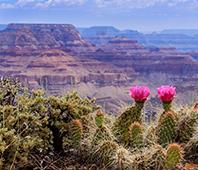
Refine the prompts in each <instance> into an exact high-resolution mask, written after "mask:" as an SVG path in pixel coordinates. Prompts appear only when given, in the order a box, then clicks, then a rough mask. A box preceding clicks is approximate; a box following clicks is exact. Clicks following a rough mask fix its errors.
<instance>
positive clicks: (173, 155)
mask: <svg viewBox="0 0 198 170" xmlns="http://www.w3.org/2000/svg"><path fill="white" fill-rule="evenodd" d="M182 158H183V150H182V148H181V147H180V145H178V144H176V143H173V144H170V145H169V146H168V149H167V153H166V160H165V169H166V170H171V169H173V168H174V167H175V166H176V164H178V163H179V162H180V160H181V159H182Z"/></svg>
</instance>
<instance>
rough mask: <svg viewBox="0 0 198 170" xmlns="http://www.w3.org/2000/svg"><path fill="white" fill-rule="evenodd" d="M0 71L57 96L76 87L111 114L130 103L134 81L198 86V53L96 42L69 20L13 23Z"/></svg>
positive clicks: (0, 53) (0, 41) (2, 35)
mask: <svg viewBox="0 0 198 170" xmlns="http://www.w3.org/2000/svg"><path fill="white" fill-rule="evenodd" d="M0 75H1V76H14V77H18V78H20V79H21V80H22V81H23V82H24V83H25V84H27V85H29V86H30V87H31V88H39V87H42V88H44V89H46V90H47V91H48V93H53V94H60V93H64V92H67V91H71V90H77V91H78V92H79V93H80V94H81V95H82V96H87V97H92V98H93V97H95V98H97V102H98V103H99V104H101V105H103V107H104V108H106V109H107V110H108V111H110V112H114V111H117V109H118V108H120V106H123V105H126V103H128V102H129V101H130V98H129V96H128V88H129V87H130V86H131V85H133V84H147V85H149V86H150V87H151V88H152V89H154V88H156V87H157V86H158V85H161V84H173V85H176V86H177V88H178V92H184V91H185V92H189V93H190V92H192V91H193V90H194V92H195V93H196V92H197V89H198V86H197V85H198V83H197V82H198V62H197V53H193V54H192V53H181V52H178V51H177V50H176V49H175V48H158V47H149V48H148V47H145V46H143V45H140V44H139V43H138V41H136V40H131V39H128V38H120V37H117V38H111V39H109V40H108V43H106V44H102V45H98V46H94V45H91V44H90V43H88V42H87V41H86V40H84V39H82V37H81V35H80V34H79V32H78V31H77V30H76V29H75V27H74V26H72V25H66V24H63V25H62V24H10V25H9V26H8V27H7V28H6V29H5V30H3V31H0ZM185 95H186V94H185ZM186 96H187V95H186ZM189 96H190V94H189Z"/></svg>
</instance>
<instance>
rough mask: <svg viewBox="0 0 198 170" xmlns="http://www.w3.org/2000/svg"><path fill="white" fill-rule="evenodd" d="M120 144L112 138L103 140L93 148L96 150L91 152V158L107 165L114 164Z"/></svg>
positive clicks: (95, 161)
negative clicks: (111, 139)
mask: <svg viewBox="0 0 198 170" xmlns="http://www.w3.org/2000/svg"><path fill="white" fill-rule="evenodd" d="M117 148H118V145H117V144H116V143H115V142H113V141H110V140H106V141H103V142H102V143H100V145H98V146H97V147H96V148H91V149H92V151H93V150H94V152H93V153H92V154H91V160H92V161H93V162H94V163H97V164H100V165H101V164H104V165H106V166H107V167H111V166H113V161H114V157H115V154H116V149H117Z"/></svg>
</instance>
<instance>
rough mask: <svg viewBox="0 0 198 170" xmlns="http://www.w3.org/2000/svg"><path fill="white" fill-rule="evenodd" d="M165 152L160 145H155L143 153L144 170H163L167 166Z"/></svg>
mask: <svg viewBox="0 0 198 170" xmlns="http://www.w3.org/2000/svg"><path fill="white" fill-rule="evenodd" d="M165 157H166V154H165V150H164V149H163V148H162V147H161V146H160V145H153V146H151V147H149V149H147V150H146V151H145V152H144V153H143V158H142V161H143V165H144V167H143V168H142V169H143V170H162V169H163V168H164V164H165Z"/></svg>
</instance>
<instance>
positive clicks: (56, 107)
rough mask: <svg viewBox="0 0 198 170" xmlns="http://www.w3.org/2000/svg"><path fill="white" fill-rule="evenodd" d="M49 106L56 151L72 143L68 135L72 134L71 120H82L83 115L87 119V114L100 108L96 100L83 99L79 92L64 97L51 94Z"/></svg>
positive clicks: (48, 101) (60, 150)
mask: <svg viewBox="0 0 198 170" xmlns="http://www.w3.org/2000/svg"><path fill="white" fill-rule="evenodd" d="M47 107H48V111H47V112H48V122H49V124H48V127H49V129H50V131H51V132H52V138H53V142H52V143H53V148H54V150H55V151H56V152H62V151H63V150H64V146H67V145H69V146H70V145H71V143H68V142H69V140H68V136H70V134H71V133H70V132H71V131H70V130H69V129H70V126H71V122H72V121H73V120H76V119H79V120H81V118H82V117H83V119H86V117H85V116H86V115H88V114H89V113H92V112H94V111H95V110H97V109H98V106H97V105H95V101H94V100H89V99H83V98H81V97H80V96H79V95H78V94H77V93H71V94H68V95H66V96H62V97H55V96H51V97H49V98H48V99H47ZM84 122H85V121H84ZM82 126H83V124H82ZM82 128H83V127H82ZM72 133H73V132H72ZM71 135H74V134H71ZM64 141H65V142H64ZM70 141H72V140H70Z"/></svg>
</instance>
